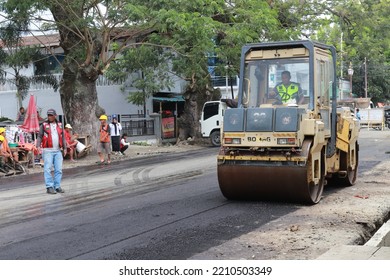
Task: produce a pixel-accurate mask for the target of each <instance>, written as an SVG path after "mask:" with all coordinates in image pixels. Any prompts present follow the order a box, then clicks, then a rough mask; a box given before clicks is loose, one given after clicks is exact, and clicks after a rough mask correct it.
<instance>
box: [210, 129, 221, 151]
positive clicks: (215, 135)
mask: <svg viewBox="0 0 390 280" xmlns="http://www.w3.org/2000/svg"><path fill="white" fill-rule="evenodd" d="M210 139H211V144H212V145H213V146H215V147H217V146H220V145H221V133H220V132H219V130H214V131H213V132H211V134H210Z"/></svg>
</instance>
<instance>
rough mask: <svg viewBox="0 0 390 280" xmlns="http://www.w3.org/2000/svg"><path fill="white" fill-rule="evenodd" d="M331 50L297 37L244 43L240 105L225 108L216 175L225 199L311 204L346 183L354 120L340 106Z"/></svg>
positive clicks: (354, 151) (354, 145) (351, 176)
mask: <svg viewBox="0 0 390 280" xmlns="http://www.w3.org/2000/svg"><path fill="white" fill-rule="evenodd" d="M336 87H337V80H336V50H335V48H334V47H333V46H328V45H325V44H322V43H318V42H314V41H310V40H302V41H287V42H268V43H259V44H249V45H245V46H244V47H243V48H242V54H241V68H240V85H239V92H238V106H237V108H230V109H227V110H226V111H225V114H224V119H223V124H222V128H221V149H220V151H219V154H218V159H217V162H218V166H217V170H218V171H217V172H218V182H219V187H220V189H221V192H222V194H223V195H224V196H225V197H226V198H228V199H255V200H274V201H275V200H276V201H286V202H298V203H303V204H316V203H318V202H319V201H320V199H321V197H322V194H323V190H324V186H325V185H326V184H329V183H333V184H335V185H337V186H351V185H353V184H354V183H355V181H356V176H357V170H358V154H359V145H358V136H359V122H358V120H357V119H356V117H355V116H354V114H353V112H352V111H351V109H350V108H347V107H337V92H336Z"/></svg>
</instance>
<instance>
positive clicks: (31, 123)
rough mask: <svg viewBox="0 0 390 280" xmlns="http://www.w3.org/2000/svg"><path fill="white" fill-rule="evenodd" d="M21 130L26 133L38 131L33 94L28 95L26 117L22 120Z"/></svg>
mask: <svg viewBox="0 0 390 280" xmlns="http://www.w3.org/2000/svg"><path fill="white" fill-rule="evenodd" d="M21 128H22V129H23V130H25V131H27V132H38V131H39V120H38V113H37V106H36V104H35V98H34V95H33V94H31V95H30V100H29V102H28V107H27V112H26V116H25V118H24V122H23V124H22V125H21Z"/></svg>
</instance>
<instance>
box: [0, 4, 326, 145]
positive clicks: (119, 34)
mask: <svg viewBox="0 0 390 280" xmlns="http://www.w3.org/2000/svg"><path fill="white" fill-rule="evenodd" d="M312 2H313V3H312ZM319 2H321V1H319ZM2 3H3V4H4V5H3V7H4V10H5V11H6V12H7V15H8V16H9V19H10V20H12V21H14V22H18V24H23V25H25V26H27V25H28V24H29V23H30V24H31V23H32V22H33V23H35V24H37V23H39V26H40V28H41V29H47V30H49V29H52V30H56V31H58V32H59V34H60V38H61V39H60V46H61V47H62V48H63V50H64V53H65V60H64V63H63V78H62V81H61V85H60V96H61V102H62V107H63V110H64V113H65V115H66V118H67V121H68V122H71V123H72V125H73V126H74V127H75V128H76V129H77V130H78V131H83V132H84V133H87V134H91V135H92V137H93V139H94V138H95V137H96V133H97V130H98V129H97V128H98V122H97V119H96V117H97V116H99V115H100V114H101V113H103V112H104V110H103V109H102V108H100V106H99V104H98V99H97V92H96V80H97V79H98V77H99V75H102V74H103V73H104V72H105V71H106V69H107V68H109V66H110V64H111V63H113V62H114V60H115V58H116V57H118V54H120V53H122V52H123V51H124V50H125V49H127V48H129V47H135V46H140V45H143V46H145V47H146V46H154V49H153V50H147V51H146V53H154V54H155V53H158V54H162V53H163V54H164V55H166V54H168V53H169V54H173V55H172V56H170V57H169V59H168V58H167V59H166V61H170V62H171V65H170V66H169V67H170V68H169V69H171V70H172V71H173V72H174V73H175V75H178V76H180V77H181V78H183V79H184V80H186V81H188V87H187V89H186V91H185V92H184V97H185V99H186V103H185V113H184V114H183V116H182V118H181V121H180V124H181V127H182V128H184V129H182V131H181V132H182V133H181V137H182V138H185V137H187V136H195V134H196V132H197V131H198V129H197V126H198V118H199V110H200V107H201V105H202V104H203V102H204V101H205V100H207V99H210V98H211V97H212V96H213V88H212V87H211V81H210V75H209V72H208V69H207V55H208V54H213V55H216V56H217V57H218V58H219V61H220V71H221V73H224V72H225V70H224V67H225V66H226V65H229V67H228V70H229V72H230V73H229V74H232V75H233V74H237V73H238V67H239V57H240V49H241V47H242V45H243V44H246V43H251V42H259V41H267V40H289V39H297V38H299V37H300V36H302V35H305V34H306V30H310V26H312V24H314V23H317V22H318V21H315V20H314V19H315V18H316V17H315V16H316V11H315V9H314V8H313V7H314V6H315V5H317V4H318V3H316V1H302V0H292V1H271V0H235V1H225V0H193V1H188V0H177V1H165V0H105V1H99V0H98V1H95V0H94V1H92V0H61V1H60V0H24V1H18V0H3V1H2ZM308 4H309V5H308ZM45 10H49V11H50V12H51V15H52V20H51V19H50V17H47V16H43V15H42V13H41V11H45ZM41 15H42V16H41ZM42 23H44V24H42ZM156 47H158V49H156ZM141 50H143V51H145V50H146V49H145V48H144V49H141ZM146 61H148V60H146ZM156 61H158V60H153V59H152V60H149V61H148V63H150V64H147V63H146V62H145V60H144V61H142V63H140V64H139V65H138V66H137V65H132V66H131V67H129V69H130V68H131V69H132V70H134V71H135V70H137V69H138V70H143V72H144V74H145V75H144V78H148V75H149V73H150V72H151V71H148V69H149V70H150V68H147V67H148V65H153V63H156ZM114 64H115V63H113V65H114ZM160 64H161V66H163V64H164V63H160ZM165 69H167V68H165ZM160 73H161V72H160ZM162 84H164V83H162ZM167 84H169V83H167ZM148 85H150V84H146V83H144V84H143V85H142V83H141V89H143V93H144V94H151V93H153V91H154V90H155V89H156V88H158V86H157V87H156V86H154V87H153V86H148ZM142 87H143V88H142Z"/></svg>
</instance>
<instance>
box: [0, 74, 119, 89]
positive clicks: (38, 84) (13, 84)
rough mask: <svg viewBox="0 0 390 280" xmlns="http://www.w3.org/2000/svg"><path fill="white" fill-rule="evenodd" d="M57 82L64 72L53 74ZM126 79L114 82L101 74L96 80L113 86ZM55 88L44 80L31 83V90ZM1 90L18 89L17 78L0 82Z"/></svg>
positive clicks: (98, 83) (99, 83)
mask: <svg viewBox="0 0 390 280" xmlns="http://www.w3.org/2000/svg"><path fill="white" fill-rule="evenodd" d="M53 76H54V77H55V78H56V80H57V83H58V84H59V83H60V81H61V79H62V74H54V75H53ZM123 83H124V81H118V82H114V81H111V80H109V79H107V78H106V77H105V76H99V78H98V79H97V81H96V86H112V85H122V84H123ZM46 89H53V87H52V86H51V85H48V84H46V83H42V82H33V83H31V85H30V89H29V90H46ZM0 91H16V82H15V79H7V80H6V81H5V83H4V84H0Z"/></svg>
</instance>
